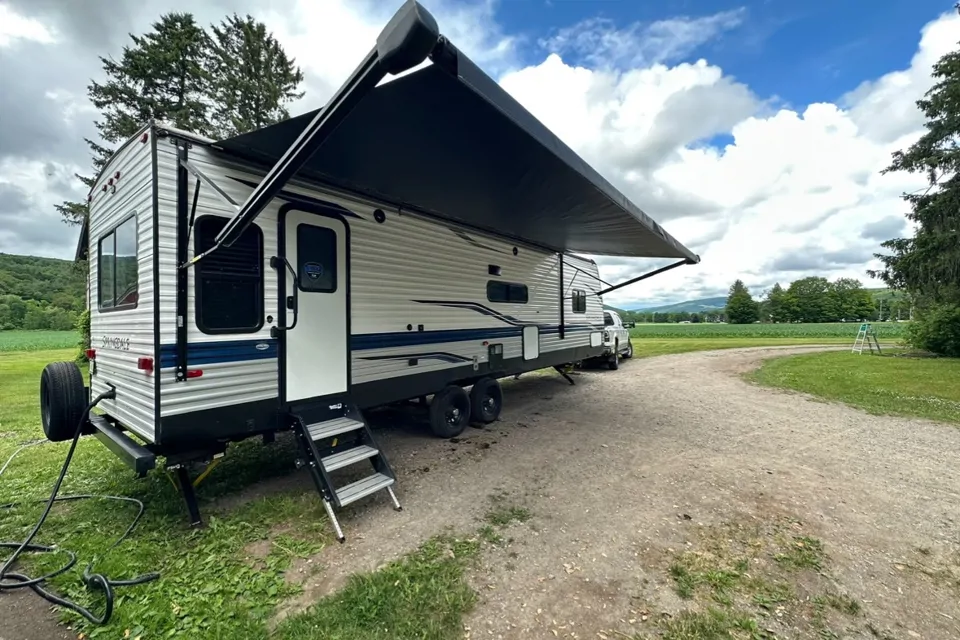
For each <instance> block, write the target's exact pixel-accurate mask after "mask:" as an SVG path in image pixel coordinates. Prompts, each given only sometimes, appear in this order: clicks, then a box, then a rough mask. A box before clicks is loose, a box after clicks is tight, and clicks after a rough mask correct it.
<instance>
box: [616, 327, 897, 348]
mask: <svg viewBox="0 0 960 640" xmlns="http://www.w3.org/2000/svg"><path fill="white" fill-rule="evenodd" d="M859 327H860V325H859V324H858V323H854V322H825V323H822V324H705V323H702V322H701V323H697V324H693V323H691V324H675V323H663V324H654V323H639V324H637V326H636V327H634V328H633V329H631V330H630V335H631V336H632V337H636V338H697V339H705V338H743V339H752V338H760V339H764V340H767V339H783V338H788V339H791V340H793V339H812V340H820V341H823V340H826V341H830V340H839V341H849V342H850V343H851V344H853V340H854V338H856V337H857V330H858V329H859ZM906 328H907V323H906V322H877V323H874V324H873V329H874V331H876V334H877V338H879V340H880V341H881V342H883V341H895V340H899V339H900V338H902V337H903V336H904V333H905V331H906Z"/></svg>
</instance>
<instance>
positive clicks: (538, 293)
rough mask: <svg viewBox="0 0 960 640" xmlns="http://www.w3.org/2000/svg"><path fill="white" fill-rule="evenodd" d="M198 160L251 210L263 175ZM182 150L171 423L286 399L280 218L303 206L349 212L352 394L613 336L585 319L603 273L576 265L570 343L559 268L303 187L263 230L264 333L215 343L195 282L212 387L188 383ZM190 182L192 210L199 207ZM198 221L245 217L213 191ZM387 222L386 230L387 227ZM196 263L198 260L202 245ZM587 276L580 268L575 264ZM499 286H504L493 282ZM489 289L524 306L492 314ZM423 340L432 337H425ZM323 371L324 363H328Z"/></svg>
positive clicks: (165, 335) (166, 210)
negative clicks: (532, 341)
mask: <svg viewBox="0 0 960 640" xmlns="http://www.w3.org/2000/svg"><path fill="white" fill-rule="evenodd" d="M189 160H190V162H191V164H192V165H194V166H195V167H196V168H197V169H198V170H199V171H201V172H203V173H204V174H205V175H206V176H207V177H209V178H210V179H211V180H213V181H214V182H215V183H216V184H217V185H219V186H220V187H221V188H222V189H223V190H224V191H225V192H226V193H227V194H228V195H229V196H230V197H232V198H233V199H234V200H235V201H237V202H243V201H244V200H245V198H246V197H247V196H248V195H249V193H250V191H251V188H252V185H255V184H257V182H258V181H259V180H260V177H261V175H262V174H261V173H259V172H258V171H257V170H255V169H252V168H250V167H247V166H243V165H239V164H235V163H233V162H231V161H229V160H227V159H225V158H224V157H223V156H222V155H221V154H217V153H216V152H214V151H212V150H210V149H209V148H207V147H204V146H203V145H200V144H196V145H193V146H192V147H191V148H190V150H189ZM176 167H177V159H176V150H175V148H174V147H173V146H172V145H169V144H161V145H160V146H159V149H158V179H159V181H160V198H159V209H158V219H159V225H158V234H159V244H160V247H161V255H160V261H159V267H160V275H159V287H160V314H159V317H160V343H161V354H162V355H161V358H160V360H161V367H160V368H159V375H160V376H161V398H160V400H161V404H160V406H161V415H162V416H165V417H168V416H174V415H181V414H187V413H193V412H197V411H202V410H206V409H215V408H218V407H231V406H235V405H238V404H241V403H249V402H253V401H257V400H267V399H271V398H276V397H278V373H277V372H278V362H277V355H276V354H277V345H276V342H277V341H276V340H275V339H273V338H271V336H270V329H271V327H272V326H276V325H277V324H278V300H277V282H278V278H277V272H276V271H275V270H274V269H273V268H271V267H270V264H269V261H270V257H271V256H273V255H278V253H279V248H278V245H277V243H278V212H279V210H280V205H284V204H287V202H288V200H289V199H290V198H293V197H303V198H305V199H307V200H312V201H314V202H316V201H323V202H326V203H331V204H333V205H336V206H338V207H342V208H343V209H345V210H346V212H345V215H344V217H345V219H346V222H347V224H348V225H349V228H350V240H351V242H350V295H351V306H350V313H351V317H350V322H351V334H352V335H351V338H350V348H351V374H352V385H353V387H354V388H356V387H357V386H358V385H365V384H368V383H375V382H381V381H389V380H391V379H399V378H402V377H406V376H411V375H415V374H423V373H429V372H442V371H444V370H447V369H451V370H452V369H457V368H459V369H461V370H463V369H464V368H465V367H467V368H469V367H472V366H473V365H474V363H475V362H476V363H477V364H480V363H484V362H486V360H487V354H488V348H489V347H488V344H489V343H500V344H503V351H504V353H503V357H504V358H505V359H510V358H521V357H522V355H523V339H522V327H523V325H527V324H536V325H539V326H540V345H539V352H540V354H541V355H543V354H545V353H548V352H551V351H555V350H559V349H563V350H568V349H572V348H574V347H584V348H589V346H590V335H591V333H592V332H593V329H594V328H596V329H602V324H603V315H602V305H601V301H600V300H599V298H598V297H597V296H595V295H587V296H586V300H587V304H586V309H585V310H584V312H582V313H573V311H572V307H571V300H570V296H571V294H572V290H573V289H582V290H585V291H587V292H595V291H597V290H599V288H600V285H599V283H598V281H597V280H596V273H597V269H596V265H595V264H594V263H593V262H592V261H589V260H585V259H582V258H577V257H575V256H565V257H564V261H565V264H566V265H567V266H565V267H564V270H563V275H564V283H563V285H562V290H563V294H562V295H563V298H564V300H563V304H564V305H566V306H565V313H564V318H565V325H566V326H567V329H566V331H565V338H564V339H561V338H560V332H559V323H560V308H559V305H560V299H561V283H560V256H558V255H557V254H555V253H551V252H547V251H543V250H540V249H536V248H532V247H528V246H524V245H518V244H517V243H515V242H512V241H509V240H505V239H502V238H496V237H493V236H491V235H489V234H484V233H480V232H476V231H472V230H469V229H463V228H458V227H456V226H454V225H452V224H447V223H444V222H442V221H437V220H434V219H430V218H425V217H420V216H416V215H410V214H400V213H397V212H396V211H395V210H392V209H390V208H387V207H382V208H379V207H377V206H376V205H375V204H372V203H365V202H359V201H355V200H351V199H347V198H344V197H342V196H339V195H335V194H333V193H329V192H325V191H324V190H322V189H320V188H318V187H316V186H312V185H309V184H305V183H302V182H301V183H292V184H290V185H288V186H287V187H286V194H287V196H286V197H287V199H288V200H280V201H275V202H274V203H271V205H270V206H269V207H268V208H267V209H266V210H265V211H264V212H263V213H262V214H261V215H260V216H259V217H258V218H257V221H256V225H257V226H258V228H259V230H260V232H261V233H262V234H263V244H264V252H263V260H264V264H263V292H264V304H263V315H264V321H263V323H262V326H261V327H259V328H258V329H256V330H255V331H251V332H249V333H230V334H214V335H211V334H209V333H204V332H203V331H201V330H200V328H199V327H198V326H197V322H196V299H195V292H196V286H195V277H196V273H197V269H196V267H193V268H191V269H190V274H189V287H188V289H189V292H190V299H189V300H188V304H187V327H188V342H189V360H190V365H189V367H190V368H191V369H194V368H198V369H202V370H203V375H202V376H201V377H198V378H192V379H189V380H187V381H185V382H177V381H176V378H175V370H174V362H175V360H174V357H173V356H174V354H175V341H176V340H175V339H176V336H175V327H176V307H175V300H176V295H175V294H176V265H175V262H174V256H175V247H176V217H177V208H176ZM195 182H196V181H195V179H194V178H192V177H191V184H190V190H189V197H188V201H189V202H190V203H191V204H192V202H193V198H194V188H195ZM197 202H198V205H197V211H196V216H197V218H200V217H201V216H221V217H223V218H229V217H230V216H232V215H233V212H234V210H233V209H232V208H231V207H230V206H229V205H228V204H226V203H224V202H223V200H222V199H221V198H220V197H219V196H218V195H216V194H215V193H214V192H213V190H212V189H210V188H209V187H207V186H205V185H204V186H201V188H200V193H199V198H198V200H197ZM381 220H382V222H381ZM190 244H191V246H190V248H189V252H188V253H189V256H190V257H192V256H193V255H194V248H195V242H194V240H193V239H192V240H191V243H190ZM571 264H575V265H577V266H578V267H579V268H578V269H574V268H571V267H570V266H569V265H571ZM491 273H497V274H499V275H491ZM490 281H497V282H506V283H518V284H522V285H525V286H526V287H527V291H528V300H527V302H526V303H520V302H491V301H490V300H489V299H488V295H487V285H488V282H490ZM417 334H420V335H417ZM317 366H321V367H322V366H323V363H317Z"/></svg>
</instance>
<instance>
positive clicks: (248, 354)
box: [160, 338, 279, 369]
mask: <svg viewBox="0 0 960 640" xmlns="http://www.w3.org/2000/svg"><path fill="white" fill-rule="evenodd" d="M278 353H279V344H278V342H277V341H276V340H274V339H272V338H264V339H255V340H229V341H226V342H191V343H190V344H189V345H187V363H188V364H189V365H191V366H193V365H204V364H214V363H217V362H246V361H248V360H270V359H272V358H276V357H277V354H278ZM175 366H177V345H175V344H163V345H160V368H161V369H165V368H167V367H175Z"/></svg>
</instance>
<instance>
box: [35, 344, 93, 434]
mask: <svg viewBox="0 0 960 640" xmlns="http://www.w3.org/2000/svg"><path fill="white" fill-rule="evenodd" d="M86 408H87V398H86V388H85V387H84V386H83V374H81V373H80V367H78V366H77V365H76V364H74V363H73V362H51V363H50V364H48V365H47V366H45V367H44V368H43V373H41V374H40V420H41V422H42V424H43V433H44V435H45V436H47V440H49V441H50V442H63V441H65V440H71V439H72V438H73V435H74V433H76V431H77V425H78V424H79V423H80V419H81V418H82V417H83V410H84V409H86Z"/></svg>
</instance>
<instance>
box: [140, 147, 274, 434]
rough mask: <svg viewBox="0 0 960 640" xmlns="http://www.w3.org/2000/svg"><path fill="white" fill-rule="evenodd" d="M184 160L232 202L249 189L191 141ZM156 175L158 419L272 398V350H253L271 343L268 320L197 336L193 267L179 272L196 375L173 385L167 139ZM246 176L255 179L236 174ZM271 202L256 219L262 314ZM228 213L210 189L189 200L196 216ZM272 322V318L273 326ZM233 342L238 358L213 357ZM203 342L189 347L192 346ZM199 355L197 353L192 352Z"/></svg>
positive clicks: (269, 275) (171, 187)
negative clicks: (240, 347)
mask: <svg viewBox="0 0 960 640" xmlns="http://www.w3.org/2000/svg"><path fill="white" fill-rule="evenodd" d="M188 159H189V161H190V163H191V164H193V165H195V166H197V167H198V168H199V169H200V170H201V171H203V172H204V174H205V175H207V176H209V177H210V178H211V179H213V180H214V181H215V182H216V183H217V184H218V185H219V186H220V187H221V188H223V189H225V190H226V191H227V192H228V193H230V194H231V195H232V196H233V197H234V199H237V200H238V201H242V200H243V198H245V197H246V195H247V193H249V191H250V188H249V187H247V186H244V185H242V184H241V183H239V182H237V181H235V180H231V179H229V178H227V177H226V175H225V174H224V170H223V169H222V168H220V167H217V166H214V165H211V164H210V159H211V155H210V153H209V152H208V151H207V150H206V149H205V148H204V147H202V146H201V145H192V146H191V147H190V149H189V150H188ZM157 169H158V170H157V176H158V180H159V181H160V185H161V187H160V192H159V198H158V216H157V218H158V229H157V233H158V235H159V244H160V248H161V249H160V262H159V287H160V314H159V320H160V364H159V366H158V374H159V375H160V409H161V416H172V415H178V414H184V413H192V412H195V411H202V410H205V409H214V408H218V407H228V406H233V405H237V404H242V403H246V402H255V401H257V400H264V399H271V398H276V397H277V358H276V353H277V350H276V348H273V349H271V350H270V351H268V352H266V355H268V356H272V357H263V355H264V354H265V352H263V351H259V350H257V348H256V347H257V345H258V344H269V343H275V340H273V339H272V338H271V337H270V326H271V325H270V324H269V323H267V322H266V321H264V322H263V326H262V327H260V328H259V329H257V330H256V331H252V332H245V333H217V334H207V333H203V332H202V331H201V330H200V328H199V327H198V326H197V316H196V308H197V305H196V290H197V288H196V275H197V268H196V265H195V266H193V267H190V268H189V269H188V272H187V292H188V298H187V318H186V325H187V342H188V344H189V345H190V347H191V348H190V353H191V355H192V357H191V358H190V359H189V360H188V363H189V368H190V369H192V370H200V371H202V372H203V375H202V376H200V377H197V378H191V379H189V380H187V381H185V382H177V380H176V372H175V367H174V363H175V354H176V327H177V307H176V302H177V264H176V248H177V150H176V147H175V146H174V145H173V144H170V143H169V142H168V143H167V144H161V145H160V146H159V147H158V150H157ZM231 175H237V176H241V175H246V177H248V178H249V179H251V180H259V176H252V175H249V174H242V173H231ZM189 181H190V186H189V190H188V198H187V202H188V203H190V206H191V208H192V206H193V201H194V195H195V190H196V187H197V184H196V179H195V178H193V177H192V176H190V177H189ZM277 208H278V207H277V205H276V204H271V205H270V206H269V207H268V208H267V209H266V210H265V211H264V212H263V214H261V216H260V218H259V219H258V221H257V223H256V226H257V227H258V228H259V229H260V231H261V232H262V233H263V245H264V263H263V265H262V273H263V276H264V307H263V309H264V316H267V315H270V316H273V317H274V318H276V315H277V314H276V311H277V274H276V272H275V271H274V270H273V269H271V268H270V264H269V262H270V256H272V255H275V254H276V246H277V224H276V212H277ZM233 213H234V210H232V209H230V208H229V205H227V204H226V203H224V201H223V200H222V199H220V198H219V197H218V196H217V195H216V193H215V192H214V191H213V189H211V188H210V187H208V186H206V185H201V186H200V192H199V196H198V197H197V209H196V213H195V215H196V219H199V218H201V217H203V216H220V217H223V218H224V219H226V218H229V217H231V216H232V215H233ZM195 246H196V236H195V235H193V234H191V237H190V243H189V248H188V251H187V256H188V259H191V258H193V257H194V255H195V252H194V247H195ZM274 324H275V323H274ZM238 342H243V343H247V345H248V346H247V349H246V353H247V354H249V355H250V356H251V357H250V358H244V357H243V352H242V351H236V350H234V352H233V353H232V354H230V355H227V356H224V357H220V358H218V357H217V355H216V354H224V353H229V352H230V350H231V349H232V348H233V347H234V345H236V343H238ZM202 345H208V347H207V348H206V349H203V350H201V351H198V350H197V347H198V346H201V347H202ZM198 354H199V355H198Z"/></svg>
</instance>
